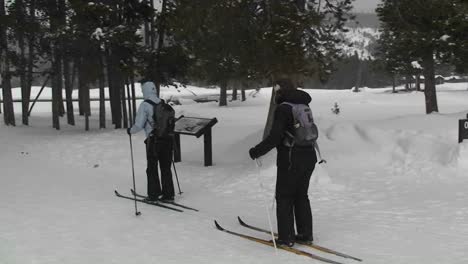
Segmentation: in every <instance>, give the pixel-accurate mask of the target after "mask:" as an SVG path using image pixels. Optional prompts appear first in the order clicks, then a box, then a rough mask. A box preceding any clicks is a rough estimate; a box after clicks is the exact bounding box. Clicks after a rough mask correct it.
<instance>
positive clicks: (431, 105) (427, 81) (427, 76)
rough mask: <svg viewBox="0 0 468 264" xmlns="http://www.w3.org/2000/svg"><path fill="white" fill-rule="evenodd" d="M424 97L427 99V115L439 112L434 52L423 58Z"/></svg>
mask: <svg viewBox="0 0 468 264" xmlns="http://www.w3.org/2000/svg"><path fill="white" fill-rule="evenodd" d="M422 66H423V74H424V95H425V99H426V113H427V114H430V113H432V112H439V107H438V105H437V94H436V86H435V71H434V57H433V55H432V52H430V53H428V54H427V55H426V56H424V57H423V65H422Z"/></svg>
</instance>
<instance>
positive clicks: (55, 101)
mask: <svg viewBox="0 0 468 264" xmlns="http://www.w3.org/2000/svg"><path fill="white" fill-rule="evenodd" d="M53 46H54V47H53V48H52V50H53V53H54V54H53V58H52V69H53V70H52V71H53V77H52V127H53V128H55V129H57V130H60V120H59V112H60V106H59V103H60V99H59V95H58V93H59V92H61V91H60V89H59V86H60V78H61V76H59V75H58V72H59V69H58V66H57V64H58V63H59V61H60V60H59V58H58V55H57V48H56V47H55V45H53Z"/></svg>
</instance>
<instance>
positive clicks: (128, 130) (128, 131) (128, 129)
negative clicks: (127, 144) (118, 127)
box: [127, 127, 132, 136]
mask: <svg viewBox="0 0 468 264" xmlns="http://www.w3.org/2000/svg"><path fill="white" fill-rule="evenodd" d="M131 129H132V128H130V127H129V128H127V134H128V135H129V136H130V135H131V134H132V133H130V130H131Z"/></svg>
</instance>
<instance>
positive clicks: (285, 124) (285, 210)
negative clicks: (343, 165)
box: [249, 79, 320, 247]
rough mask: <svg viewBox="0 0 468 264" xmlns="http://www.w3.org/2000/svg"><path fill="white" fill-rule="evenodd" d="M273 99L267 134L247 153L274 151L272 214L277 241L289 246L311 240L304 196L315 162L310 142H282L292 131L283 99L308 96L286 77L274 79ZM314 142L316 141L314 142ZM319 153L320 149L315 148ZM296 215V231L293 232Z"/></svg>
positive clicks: (307, 99) (306, 99)
mask: <svg viewBox="0 0 468 264" xmlns="http://www.w3.org/2000/svg"><path fill="white" fill-rule="evenodd" d="M277 85H279V90H278V91H277V92H276V98H275V102H276V104H278V106H277V108H276V110H275V114H274V121H273V125H272V128H271V131H270V133H269V135H268V136H267V137H266V138H265V139H264V140H263V141H262V142H260V143H259V144H258V145H257V146H255V147H254V148H251V149H250V150H249V154H250V157H251V158H252V159H257V158H259V157H261V156H263V155H265V154H266V153H267V152H269V151H270V150H271V149H273V148H275V147H276V149H277V151H278V154H277V159H276V166H277V177H276V192H275V197H276V204H277V207H276V217H277V223H278V240H277V241H276V242H277V243H278V244H282V245H287V246H290V247H292V246H293V245H294V241H296V240H297V241H303V242H307V243H312V242H313V235H312V211H311V209H310V202H309V198H308V194H307V192H308V189H309V180H310V177H311V175H312V172H313V170H314V168H315V164H316V163H317V155H316V153H315V149H314V146H308V147H300V146H294V147H292V148H289V147H287V146H285V145H284V144H283V141H284V139H285V137H286V132H290V133H294V131H293V130H294V128H293V125H294V117H293V114H292V107H291V106H290V105H287V104H281V103H283V102H287V103H292V104H305V105H308V104H309V103H310V102H311V100H312V98H311V97H310V95H309V94H307V93H306V92H304V91H301V90H297V89H296V87H295V86H294V85H293V84H292V82H291V81H290V80H288V79H285V80H279V81H278V82H277ZM316 146H317V145H316ZM319 155H320V152H319ZM294 218H295V219H296V227H297V235H295V232H294Z"/></svg>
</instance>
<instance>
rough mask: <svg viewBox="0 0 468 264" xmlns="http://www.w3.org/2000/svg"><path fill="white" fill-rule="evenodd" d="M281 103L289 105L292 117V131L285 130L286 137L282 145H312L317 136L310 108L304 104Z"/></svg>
mask: <svg viewBox="0 0 468 264" xmlns="http://www.w3.org/2000/svg"><path fill="white" fill-rule="evenodd" d="M282 104H287V105H290V106H291V108H292V114H293V117H294V124H293V127H294V131H293V133H290V132H286V134H287V137H286V138H285V140H284V142H283V143H284V145H285V146H287V147H293V146H314V145H315V141H316V140H317V138H318V129H317V126H316V125H315V123H314V117H313V116H312V110H311V109H310V107H309V106H308V105H305V104H292V103H287V102H284V103H282Z"/></svg>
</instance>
